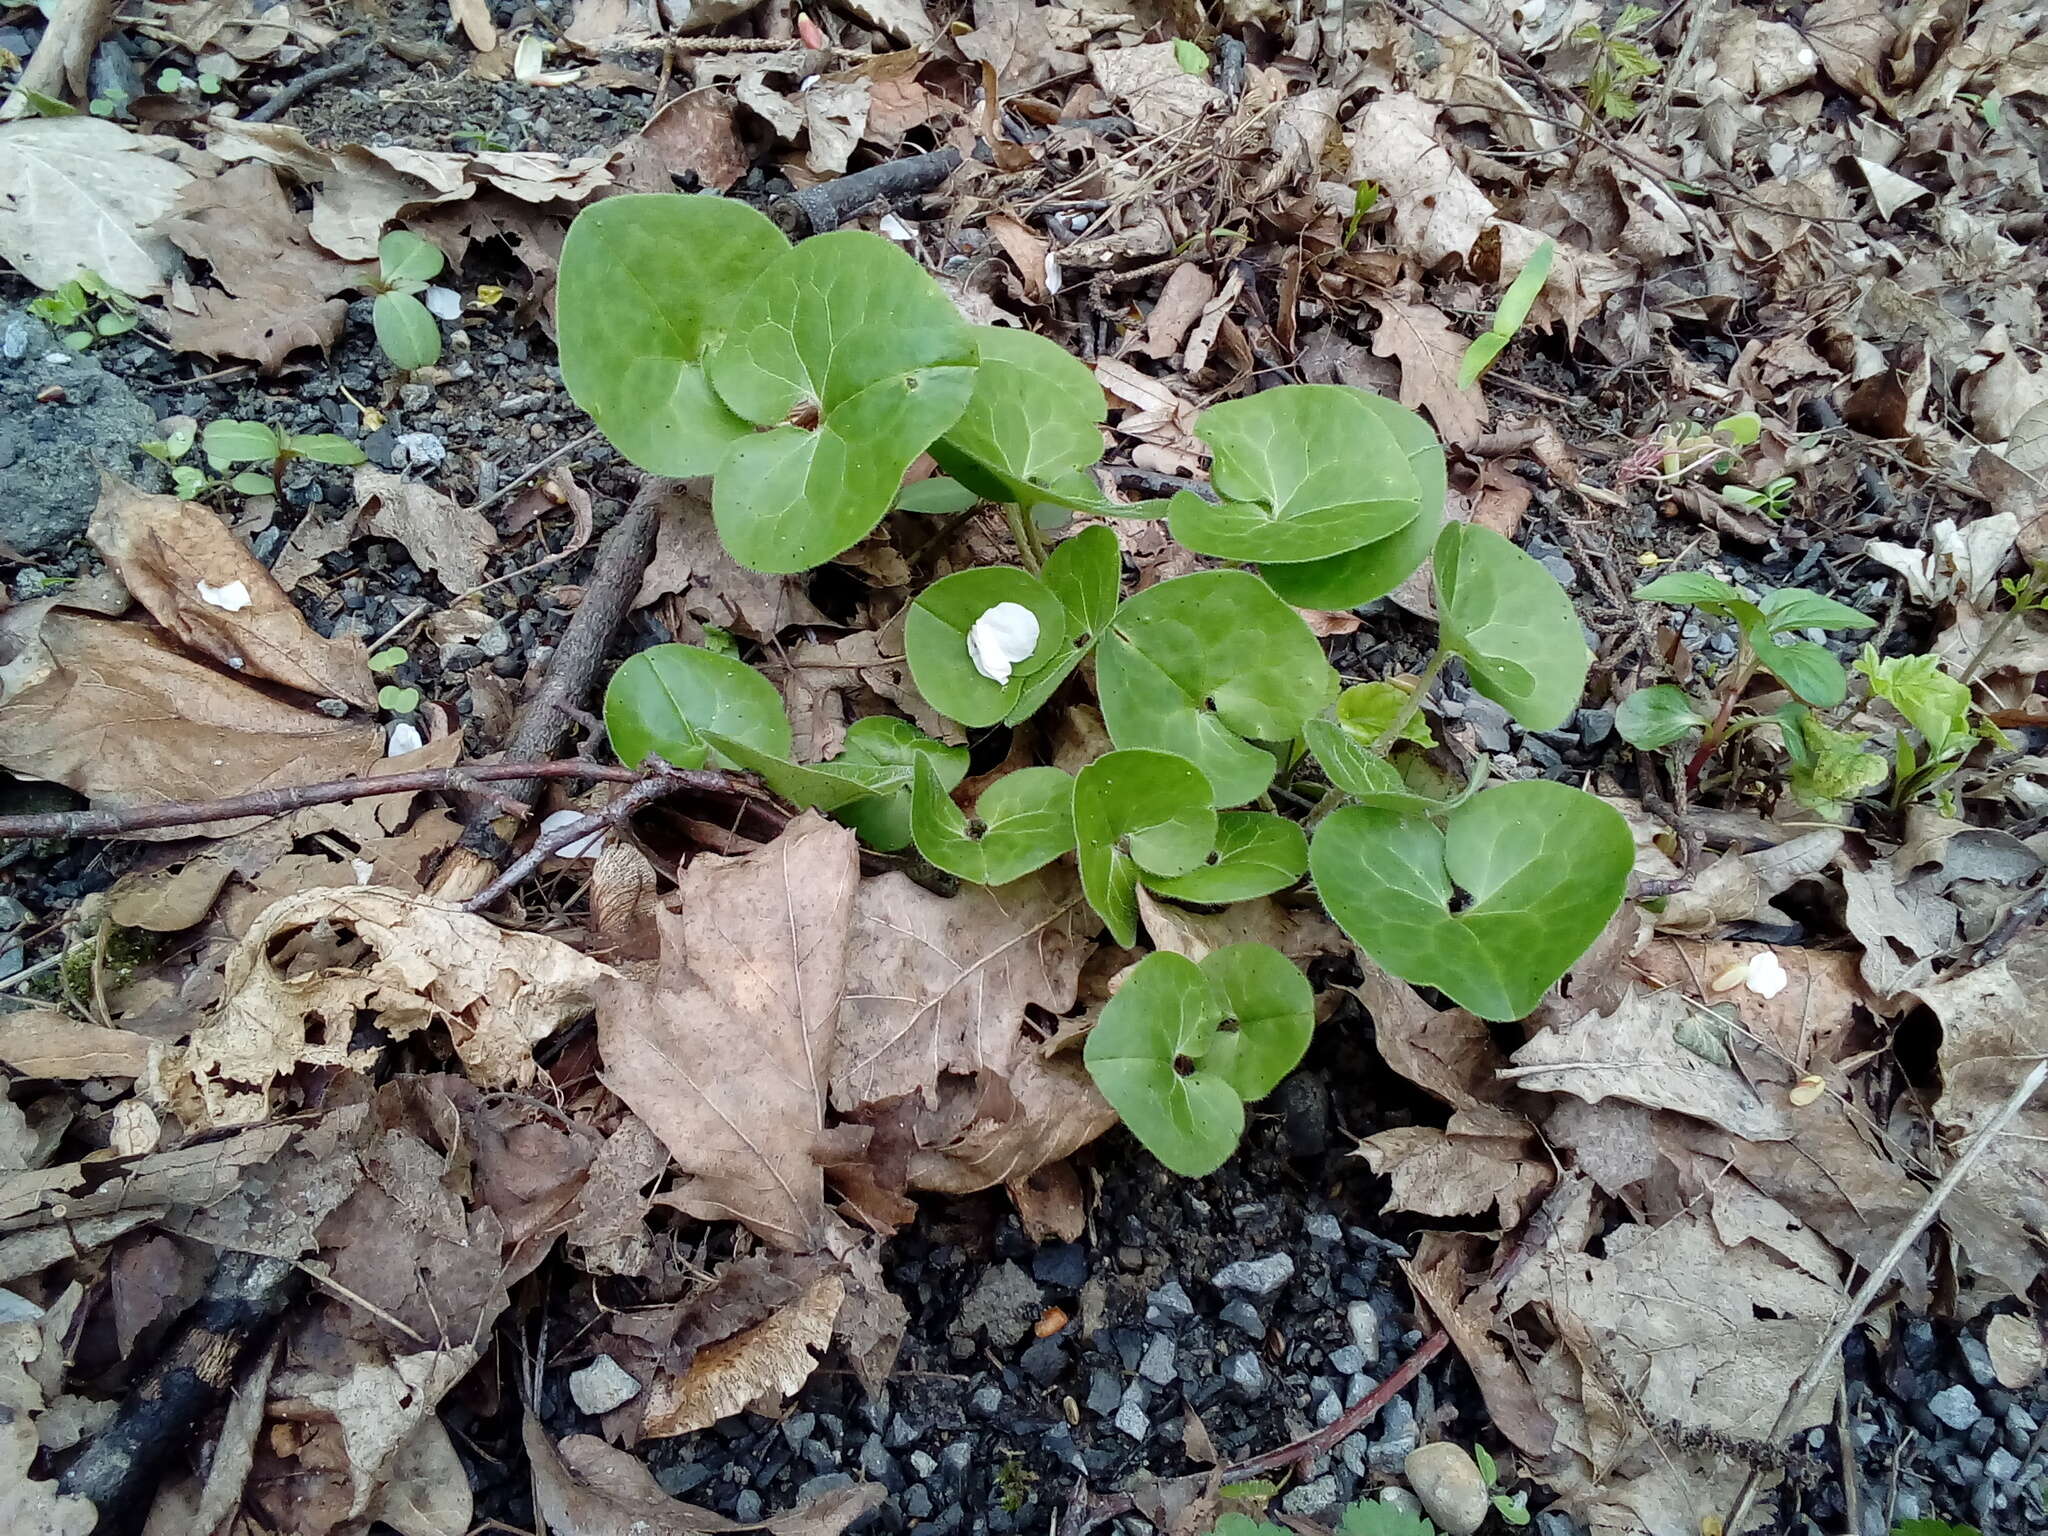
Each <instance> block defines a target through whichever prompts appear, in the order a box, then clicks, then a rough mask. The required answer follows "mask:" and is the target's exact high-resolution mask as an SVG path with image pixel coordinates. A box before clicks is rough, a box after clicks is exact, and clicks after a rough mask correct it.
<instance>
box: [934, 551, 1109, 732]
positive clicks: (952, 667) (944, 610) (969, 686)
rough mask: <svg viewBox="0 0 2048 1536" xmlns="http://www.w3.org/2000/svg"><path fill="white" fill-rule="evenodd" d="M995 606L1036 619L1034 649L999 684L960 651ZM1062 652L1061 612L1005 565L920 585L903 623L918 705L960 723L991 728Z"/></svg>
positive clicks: (1035, 582)
mask: <svg viewBox="0 0 2048 1536" xmlns="http://www.w3.org/2000/svg"><path fill="white" fill-rule="evenodd" d="M998 603H1016V604H1019V605H1020V606H1022V607H1025V608H1028V609H1030V610H1031V612H1032V614H1033V616H1035V617H1036V618H1037V620H1038V644H1037V645H1036V647H1034V648H1033V650H1032V652H1031V654H1030V655H1029V656H1027V657H1025V658H1024V659H1023V660H1022V661H1020V662H1018V663H1016V665H1015V668H1014V669H1013V670H1012V672H1011V673H1010V677H1009V680H1008V681H1007V682H1001V683H999V682H997V681H995V679H993V678H991V677H989V676H987V675H986V674H984V673H983V672H982V671H981V669H980V668H978V667H977V666H975V664H974V659H973V657H972V656H971V655H970V654H969V652H968V648H967V636H968V633H969V632H970V631H971V630H972V629H973V628H974V625H975V622H976V621H977V620H979V619H980V618H981V616H982V615H983V614H985V613H987V612H988V611H989V610H990V609H991V608H993V607H995V606H996V605H997V604H998ZM1067 649H1068V645H1067V609H1066V605H1065V604H1064V603H1062V602H1061V601H1060V600H1059V598H1058V597H1057V596H1056V595H1054V593H1053V592H1052V591H1051V589H1050V588H1048V587H1047V586H1046V585H1045V583H1044V582H1042V581H1040V580H1039V579H1038V578H1037V577H1036V576H1033V575H1032V574H1031V573H1030V572H1029V571H1023V570H1019V569H1018V568H1017V567H1015V566H1013V565H990V566H982V567H980V568H978V569H976V570H971V571H955V572H954V573H953V574H952V575H951V576H945V577H941V578H940V579H939V580H937V581H935V582H933V583H932V584H931V585H930V586H928V587H926V588H925V589H924V591H923V592H921V593H920V594H919V595H918V598H917V601H916V602H914V603H912V604H911V605H910V612H909V614H908V615H907V616H906V617H905V619H904V623H903V650H904V653H905V654H906V655H907V656H908V657H909V660H910V675H911V678H912V680H913V681H915V682H916V684H917V691H918V692H919V693H921V694H923V695H924V699H925V702H926V703H927V704H929V705H931V707H932V708H933V709H936V710H937V711H938V712H939V713H940V714H942V715H944V716H945V717H946V718H947V719H949V720H957V721H959V722H960V724H962V725H965V726H972V727H980V726H985V725H994V724H995V723H996V722H997V721H999V720H1001V719H1002V718H1003V717H1004V716H1005V715H1006V714H1007V713H1009V711H1010V708H1011V706H1012V705H1014V704H1015V703H1016V702H1017V700H1018V698H1019V696H1020V695H1021V694H1022V693H1023V692H1024V688H1025V685H1026V683H1027V682H1028V681H1029V680H1030V679H1031V678H1032V677H1033V676H1034V675H1036V674H1037V673H1039V672H1041V671H1043V670H1044V669H1045V668H1047V667H1049V666H1051V665H1052V664H1053V663H1054V661H1055V660H1056V659H1057V658H1059V657H1061V656H1062V655H1063V653H1064V652H1065V651H1066V650H1067Z"/></svg>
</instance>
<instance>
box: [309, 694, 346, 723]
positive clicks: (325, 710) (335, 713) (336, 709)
mask: <svg viewBox="0 0 2048 1536" xmlns="http://www.w3.org/2000/svg"><path fill="white" fill-rule="evenodd" d="M313 707H314V708H315V709H317V710H319V711H320V713H321V714H323V715H326V716H327V717H328V718H329V719H331V720H339V719H341V718H342V717H343V716H344V715H346V714H347V713H348V711H349V704H348V700H346V699H319V700H316V701H315V702H314V705H313Z"/></svg>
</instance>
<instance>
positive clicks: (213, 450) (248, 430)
mask: <svg viewBox="0 0 2048 1536" xmlns="http://www.w3.org/2000/svg"><path fill="white" fill-rule="evenodd" d="M199 448H200V451H201V452H202V453H204V454H205V455H206V462H207V463H209V464H211V465H212V466H213V467H214V468H215V469H228V468H231V467H232V466H234V465H236V464H268V463H270V462H271V461H272V460H274V459H275V458H276V457H277V456H278V455H279V454H281V453H283V452H284V440H283V439H282V438H280V437H279V436H278V435H277V433H276V432H275V431H273V430H272V429H271V428H269V427H267V426H265V425H264V424H263V423H262V422H260V421H226V420H222V421H209V422H208V423H207V424H206V430H205V431H204V432H202V433H200V434H199Z"/></svg>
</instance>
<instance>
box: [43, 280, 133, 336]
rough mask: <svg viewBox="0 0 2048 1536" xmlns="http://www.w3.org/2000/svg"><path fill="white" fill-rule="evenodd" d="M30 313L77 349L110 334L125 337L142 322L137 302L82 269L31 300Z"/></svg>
mask: <svg viewBox="0 0 2048 1536" xmlns="http://www.w3.org/2000/svg"><path fill="white" fill-rule="evenodd" d="M28 312H29V313H30V314H32V315H34V316H35V317H36V318H37V319H38V320H41V321H42V322H43V323H44V324H46V325H48V326H49V327H50V328H51V329H52V330H54V331H56V332H57V334H58V339H59V340H60V341H62V342H63V343H64V345H65V346H67V347H69V348H70V349H71V350H72V351H74V352H83V351H85V350H86V348H88V347H90V346H91V345H92V344H93V343H94V342H96V341H104V340H105V339H106V338H108V337H110V336H125V335H126V334H127V333H128V332H130V331H132V330H134V329H135V327H136V326H137V325H139V324H140V323H141V316H140V315H138V314H137V313H136V311H135V301H134V300H133V299H131V298H129V297H128V296H127V295H126V294H125V293H122V292H121V291H120V290H119V289H117V288H115V287H113V286H112V285H111V284H110V283H108V282H107V281H106V280H105V279H104V278H102V277H100V276H98V275H97V274H96V273H92V272H81V273H79V274H78V276H76V277H74V278H72V279H71V280H70V281H68V282H64V283H59V284H58V285H57V286H56V287H55V288H53V289H51V290H50V291H49V292H48V293H46V294H43V295H41V296H40V297H38V298H33V299H30V300H29V301H28Z"/></svg>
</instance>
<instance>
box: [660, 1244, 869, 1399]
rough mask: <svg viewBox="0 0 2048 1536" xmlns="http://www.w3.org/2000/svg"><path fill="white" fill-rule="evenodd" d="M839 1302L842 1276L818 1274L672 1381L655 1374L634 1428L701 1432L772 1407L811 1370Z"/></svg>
mask: <svg viewBox="0 0 2048 1536" xmlns="http://www.w3.org/2000/svg"><path fill="white" fill-rule="evenodd" d="M845 1300H846V1283H845V1281H844V1280H842V1279H841V1278H840V1277H839V1276H837V1275H825V1276H823V1277H821V1278H820V1279H818V1280H816V1281H813V1282H812V1284H811V1285H810V1287H809V1288H808V1289H806V1290H805V1292H804V1293H803V1295H801V1296H800V1297H798V1298H797V1299H796V1300H795V1301H794V1302H792V1303H790V1305H788V1306H787V1307H784V1308H783V1309H782V1310H781V1311H779V1312H777V1313H776V1314H775V1315H774V1316H773V1317H771V1318H769V1319H768V1320H767V1321H766V1322H763V1323H757V1324H756V1325H755V1326H754V1327H752V1328H749V1329H746V1330H745V1331H744V1332H741V1333H738V1334H735V1335H734V1336H733V1337H731V1338H729V1339H721V1340H719V1341H718V1342H717V1343H714V1344H707V1345H705V1346H704V1347H703V1348H702V1349H700V1350H698V1351H697V1356H696V1358H695V1359H694V1360H692V1361H691V1362H690V1369H689V1371H688V1372H687V1373H686V1374H685V1375H684V1376H683V1377H682V1378H681V1379H680V1380H678V1379H676V1378H674V1377H663V1378H662V1379H660V1380H658V1381H656V1382H654V1383H652V1384H651V1385H650V1386H649V1387H648V1389H647V1407H646V1414H645V1417H644V1418H643V1419H642V1421H641V1426H640V1427H641V1432H642V1433H643V1434H646V1435H649V1436H652V1437H654V1438H657V1439H660V1438H664V1437H666V1436H670V1435H686V1434H689V1433H690V1432H691V1431H692V1430H698V1429H709V1428H710V1427H711V1426H712V1425H713V1424H716V1423H717V1422H718V1421H719V1420H720V1419H724V1418H730V1417H731V1416H732V1415H733V1414H736V1413H739V1412H742V1411H743V1410H745V1409H747V1408H749V1407H754V1406H756V1405H758V1411H759V1412H763V1413H773V1412H775V1411H776V1409H777V1408H779V1407H780V1405H781V1403H782V1400H783V1399H784V1398H786V1397H789V1396H791V1395H793V1394H794V1393H795V1392H796V1390H797V1389H798V1388H799V1387H801V1386H802V1385H803V1384H804V1383H805V1382H806V1381H808V1380H809V1379H810V1376H811V1372H812V1371H814V1370H816V1369H817V1368H818V1357H819V1356H820V1355H822V1354H823V1353H824V1352H825V1349H826V1348H827V1346H829V1345H830V1344H831V1342H832V1328H833V1324H834V1323H835V1322H836V1321H837V1319H838V1317H839V1310H840V1307H841V1306H842V1305H843V1304H844V1303H845Z"/></svg>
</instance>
